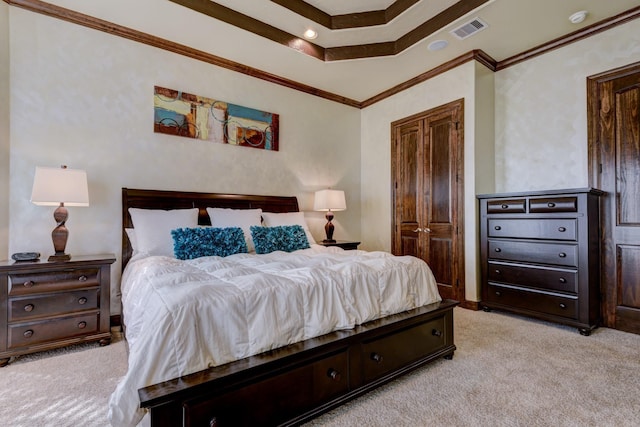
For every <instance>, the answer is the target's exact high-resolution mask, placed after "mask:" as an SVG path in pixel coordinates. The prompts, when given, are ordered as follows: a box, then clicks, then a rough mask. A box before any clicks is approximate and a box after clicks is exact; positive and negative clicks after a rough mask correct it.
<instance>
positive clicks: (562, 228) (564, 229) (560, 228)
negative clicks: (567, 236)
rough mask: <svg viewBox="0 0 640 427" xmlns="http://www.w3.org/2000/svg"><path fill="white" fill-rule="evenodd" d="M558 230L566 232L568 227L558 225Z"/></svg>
mask: <svg viewBox="0 0 640 427" xmlns="http://www.w3.org/2000/svg"><path fill="white" fill-rule="evenodd" d="M558 231H559V232H561V233H564V232H565V231H567V229H566V228H565V227H558Z"/></svg>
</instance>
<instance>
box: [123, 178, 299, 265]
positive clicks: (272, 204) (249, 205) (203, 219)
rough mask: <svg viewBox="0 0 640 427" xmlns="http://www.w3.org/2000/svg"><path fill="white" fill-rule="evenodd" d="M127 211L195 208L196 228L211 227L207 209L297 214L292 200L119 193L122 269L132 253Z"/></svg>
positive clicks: (210, 195) (212, 194) (159, 193)
mask: <svg viewBox="0 0 640 427" xmlns="http://www.w3.org/2000/svg"><path fill="white" fill-rule="evenodd" d="M129 208H140V209H164V210H167V209H189V208H198V209H199V214H198V224H200V225H211V220H210V219H209V215H208V214H207V208H230V209H258V208H260V209H262V210H263V211H264V212H297V211H299V208H298V199H297V198H296V197H295V196H288V197H284V196H254V195H246V194H219V193H194V192H185V191H159V190H137V189H132V188H123V189H122V269H123V270H124V268H125V266H126V265H127V263H128V262H129V259H130V258H131V255H132V253H133V251H132V248H131V243H130V242H129V237H128V236H127V233H126V231H125V229H126V228H133V222H132V221H131V216H130V215H129Z"/></svg>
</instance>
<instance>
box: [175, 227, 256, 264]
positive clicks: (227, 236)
mask: <svg viewBox="0 0 640 427" xmlns="http://www.w3.org/2000/svg"><path fill="white" fill-rule="evenodd" d="M171 237H173V253H174V254H175V256H176V258H178V259H194V258H200V257H203V256H222V257H224V256H229V255H233V254H237V253H246V252H247V242H246V241H245V239H244V233H243V232H242V228H240V227H229V228H215V227H198V228H178V229H175V230H171Z"/></svg>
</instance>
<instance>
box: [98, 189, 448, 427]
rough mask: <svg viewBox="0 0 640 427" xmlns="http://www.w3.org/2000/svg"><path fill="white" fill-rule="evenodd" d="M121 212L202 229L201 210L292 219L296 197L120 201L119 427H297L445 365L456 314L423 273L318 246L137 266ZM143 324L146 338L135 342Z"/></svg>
mask: <svg viewBox="0 0 640 427" xmlns="http://www.w3.org/2000/svg"><path fill="white" fill-rule="evenodd" d="M130 208H133V210H135V209H148V210H170V209H174V210H175V209H185V210H187V209H193V208H197V222H198V224H199V225H201V226H207V225H211V221H210V216H209V214H208V212H207V208H225V209H234V210H241V209H246V210H251V209H261V210H262V211H263V212H265V213H266V212H271V213H287V212H291V213H293V212H298V211H299V209H298V202H297V199H296V198H295V197H279V196H251V195H229V194H215V193H193V192H174V191H156V190H137V189H126V188H125V189H123V190H122V214H123V216H122V222H123V235H122V242H123V246H122V268H123V271H124V272H123V286H127V287H128V288H127V289H123V317H122V319H123V327H124V330H125V335H126V336H127V340H128V344H129V346H128V348H129V371H128V373H127V375H126V376H125V378H124V379H123V380H122V381H121V383H120V384H119V385H118V387H117V388H116V391H114V394H113V395H112V397H111V400H110V419H111V422H112V424H114V425H135V424H136V423H137V422H139V421H141V419H140V417H139V416H140V414H141V413H142V412H141V410H143V411H145V412H146V413H147V415H146V416H145V418H144V420H143V423H144V424H150V425H152V426H179V425H184V426H226V425H229V426H238V425H298V424H301V423H303V422H305V421H308V420H310V419H312V418H314V417H316V416H318V415H320V414H322V413H323V412H326V411H328V410H330V409H332V408H334V407H337V406H339V405H341V404H343V403H345V402H347V401H349V400H351V399H353V398H355V397H357V396H360V395H362V394H363V393H366V392H368V391H370V390H372V389H374V388H376V387H378V386H380V385H382V384H385V383H387V382H389V381H391V380H392V379H394V378H396V377H398V376H400V375H402V374H404V373H406V372H409V371H411V370H413V369H415V368H417V367H419V366H422V365H424V364H426V363H428V362H430V361H433V360H435V359H437V358H440V357H444V358H448V359H450V358H451V357H453V353H454V351H455V349H456V347H455V345H454V342H453V308H454V307H455V306H456V305H457V302H456V301H452V300H441V299H440V298H439V295H437V286H436V285H435V282H433V283H430V282H431V278H432V275H431V273H430V270H429V269H428V267H426V264H424V263H422V261H419V260H417V259H415V258H411V257H394V256H392V255H390V254H386V253H383V252H364V251H344V250H342V249H340V248H335V247H333V248H325V247H324V246H320V245H313V244H312V245H310V247H309V248H306V249H300V250H297V251H294V252H292V253H286V252H272V253H269V254H265V255H254V254H245V253H239V254H234V255H231V256H227V257H224V258H221V257H202V258H197V259H192V260H187V261H178V260H172V259H170V258H168V257H146V258H145V257H142V258H140V257H138V258H136V256H134V253H133V249H132V245H131V242H130V240H129V233H130V229H131V228H132V227H133V221H132V218H131V214H130V212H131V211H130ZM263 215H264V214H263ZM127 230H128V231H127ZM256 244H257V243H256ZM129 263H131V265H129ZM128 265H129V266H128ZM127 266H128V267H127ZM152 278H153V279H152ZM345 278H346V280H345ZM414 282H415V283H414ZM422 282H429V283H430V284H429V286H427V285H423V284H422ZM311 283H313V285H314V286H311V285H310V284H311ZM176 284H177V285H176ZM224 289H228V290H229V292H230V296H225V297H224V300H223V299H222V297H221V296H220V293H221V292H222V290H224ZM318 289H321V290H322V292H323V293H320V292H321V291H320V290H318ZM434 289H435V295H434V293H433V292H434ZM352 292H353V293H352ZM325 295H326V296H325ZM354 295H355V297H354ZM220 301H224V302H220ZM229 301H232V302H229ZM217 304H218V305H217ZM155 307H160V308H155ZM276 307H277V308H276ZM317 308H319V309H320V310H319V311H318V310H316V309H317ZM240 312H242V313H243V315H244V317H242V316H240V315H239V314H237V313H240ZM159 313H160V314H159ZM256 313H259V314H256ZM142 318H145V319H146V320H141V319H142ZM149 319H151V320H149ZM237 319H240V320H237ZM145 322H146V323H145ZM145 324H147V325H153V328H151V329H152V330H153V333H151V334H149V333H142V330H143V329H144V325H145ZM216 324H217V325H220V327H219V328H215V327H211V325H216ZM274 325H275V326H274ZM208 328H211V329H212V330H211V331H209V330H208ZM147 329H150V326H147ZM203 331H204V332H203ZM283 331H284V332H283ZM212 334H215V335H216V341H215V343H214V342H213V341H212V340H211V339H210V336H211V335H212ZM232 344H233V345H232ZM133 389H135V391H136V392H137V396H134V397H132V393H133ZM132 405H133V406H135V407H132ZM134 410H135V411H136V413H135V415H134V416H131V413H132V411H134Z"/></svg>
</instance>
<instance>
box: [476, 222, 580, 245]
mask: <svg viewBox="0 0 640 427" xmlns="http://www.w3.org/2000/svg"><path fill="white" fill-rule="evenodd" d="M577 226H578V223H577V221H576V220H575V219H572V218H568V219H490V220H489V228H488V233H489V237H510V238H516V239H549V240H571V241H575V240H577V236H578V230H577Z"/></svg>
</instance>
